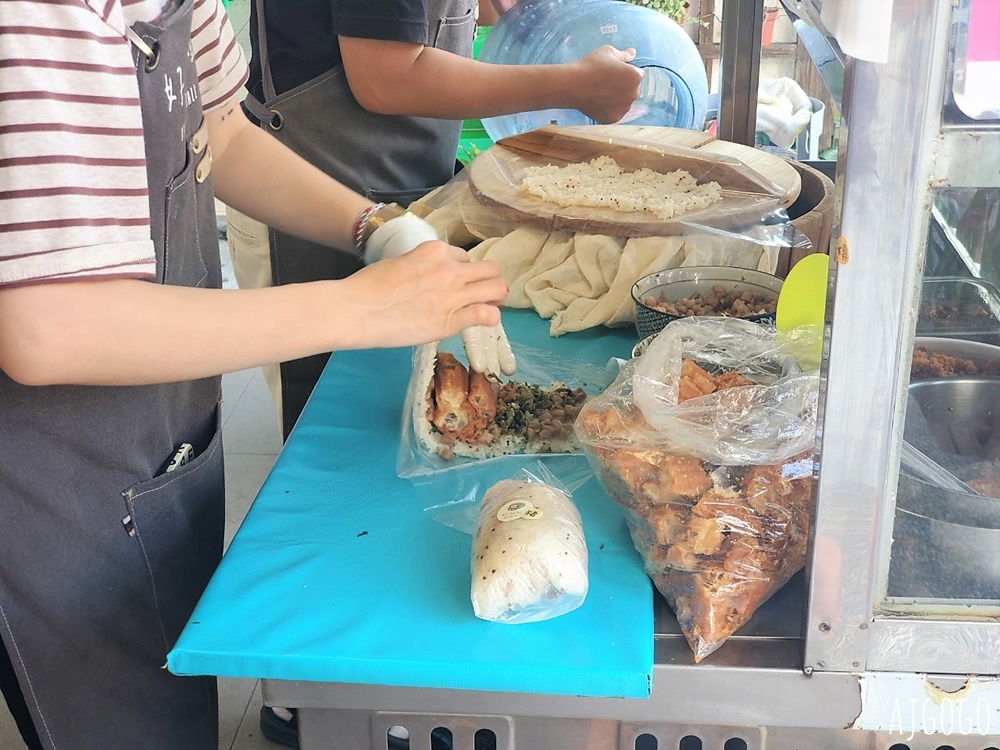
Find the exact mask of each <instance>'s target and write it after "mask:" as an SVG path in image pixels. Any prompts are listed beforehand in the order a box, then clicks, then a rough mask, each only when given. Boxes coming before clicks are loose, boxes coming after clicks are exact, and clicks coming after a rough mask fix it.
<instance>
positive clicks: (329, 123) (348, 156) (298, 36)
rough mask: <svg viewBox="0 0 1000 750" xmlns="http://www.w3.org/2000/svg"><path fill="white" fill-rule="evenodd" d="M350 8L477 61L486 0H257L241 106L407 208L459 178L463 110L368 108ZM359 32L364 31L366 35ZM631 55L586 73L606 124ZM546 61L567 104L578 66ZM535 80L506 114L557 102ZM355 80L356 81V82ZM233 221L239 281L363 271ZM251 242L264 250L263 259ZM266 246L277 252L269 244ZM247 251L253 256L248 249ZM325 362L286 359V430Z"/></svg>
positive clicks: (287, 139)
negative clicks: (340, 23)
mask: <svg viewBox="0 0 1000 750" xmlns="http://www.w3.org/2000/svg"><path fill="white" fill-rule="evenodd" d="M348 5H350V6H351V7H350V12H351V16H352V19H354V20H352V23H354V24H358V26H359V27H360V26H362V25H363V26H364V29H365V31H364V33H370V34H371V35H372V36H371V38H372V39H382V40H388V41H403V42H406V43H411V44H417V43H419V44H422V45H423V46H424V47H426V48H430V49H433V50H435V51H441V52H444V53H448V55H449V57H447V58H444V59H446V60H447V61H449V62H458V61H462V62H468V58H470V57H471V56H472V45H473V40H474V37H475V29H476V15H477V7H478V3H477V0H423V1H422V2H412V3H408V4H406V5H407V10H408V11H409V15H407V16H406V18H405V19H403V20H402V21H401V20H400V19H399V18H393V19H392V21H391V23H390V21H389V20H388V19H386V18H382V17H380V15H379V14H383V15H386V14H388V13H389V11H387V10H386V7H387V6H386V4H384V3H381V4H380V3H378V2H366V3H356V4H355V3H348V2H345V1H341V0H310V1H309V2H302V0H286V1H285V2H282V1H280V0H253V5H252V7H251V40H252V42H253V43H254V60H253V62H252V64H251V81H250V84H249V85H248V88H249V91H250V94H249V95H248V96H247V98H246V100H245V101H244V107H245V109H246V110H247V112H248V113H249V114H250V116H251V117H252V118H254V119H256V120H257V121H258V122H259V123H260V125H261V127H263V128H265V129H267V130H269V131H270V132H272V133H273V134H274V135H275V136H276V137H277V138H278V139H279V140H280V141H282V142H283V143H285V144H286V145H288V146H289V147H290V148H291V149H292V150H293V151H295V152H296V153H298V154H300V155H301V156H303V157H304V158H305V159H306V160H308V161H309V162H310V163H312V164H314V165H316V166H318V167H319V168H320V169H322V170H323V171H324V172H326V173H327V174H329V175H331V176H332V177H334V178H335V179H337V180H339V181H340V182H343V183H344V184H346V185H348V186H349V187H351V188H352V189H354V190H356V191H357V192H359V193H361V194H363V195H365V196H367V197H369V198H371V199H372V200H374V201H378V202H384V203H395V204H398V205H400V206H403V207H405V206H407V205H409V204H410V203H411V202H413V201H415V200H417V199H418V198H421V197H423V196H424V195H426V194H427V193H428V192H430V191H431V190H433V189H435V188H437V187H439V186H441V185H443V184H444V183H446V182H448V181H449V180H450V179H451V178H452V177H453V176H454V174H455V168H456V152H457V148H458V142H459V137H460V134H461V128H462V122H461V118H458V117H453V116H451V117H449V116H448V115H447V114H443V113H442V114H437V113H434V114H435V115H436V116H434V117H428V116H423V117H417V116H411V115H409V114H407V113H394V114H380V113H378V112H372V111H369V110H368V109H365V107H364V106H362V104H360V103H359V100H358V97H357V96H356V95H355V94H356V92H355V90H354V89H352V83H351V81H349V80H348V75H347V71H346V70H345V65H344V62H343V60H342V59H341V55H340V47H341V45H340V44H339V42H338V36H337V34H338V33H340V32H339V31H335V29H334V28H332V27H331V20H330V19H331V18H332V17H333V16H336V14H337V13H338V12H340V11H342V10H344V9H345V7H346V6H348ZM392 10H393V13H398V12H399V10H398V4H393V5H392ZM422 20H425V21H426V25H425V33H426V38H421V39H419V40H418V39H416V38H415V35H416V32H415V31H414V29H416V28H418V25H419V23H420V22H421V21H422ZM276 31H280V33H276ZM361 35H362V34H361V32H359V33H358V36H361ZM351 36H353V34H351ZM623 55H624V56H623V57H622V58H621V59H619V58H617V57H613V58H608V59H607V60H603V62H604V63H605V64H606V66H605V65H602V66H595V67H594V69H593V70H592V71H591V72H590V73H588V76H592V77H593V78H594V79H595V80H596V79H599V80H601V81H602V82H603V85H605V86H607V87H608V88H607V92H608V93H607V94H606V95H604V99H603V100H602V102H601V103H602V106H606V107H607V108H608V111H604V110H603V108H602V109H600V111H599V112H598V111H595V112H594V113H593V114H594V116H595V117H598V118H599V119H602V121H608V122H611V121H614V120H616V119H618V118H619V117H621V116H622V115H624V114H625V112H626V111H627V110H628V107H629V106H630V105H631V103H632V102H633V101H634V100H635V98H636V96H637V95H638V88H639V83H640V81H641V79H642V74H641V73H640V72H639V71H638V69H635V68H632V67H631V66H629V65H627V64H625V63H624V62H623V60H625V59H631V57H630V54H625V53H623ZM489 67H494V68H497V67H499V66H489ZM547 67H548V68H550V69H551V71H552V74H553V75H554V76H562V79H561V80H562V81H563V83H564V85H562V86H560V87H558V93H556V92H555V91H554V92H553V94H552V96H553V97H556V96H557V97H559V99H560V103H561V102H562V101H563V100H564V98H565V97H567V96H571V95H570V94H568V93H567V88H568V86H567V85H566V84H568V82H569V80H570V78H569V75H570V68H569V67H568V66H547ZM258 70H259V73H258V72H257V71H258ZM510 70H511V71H513V68H510ZM519 74H520V71H514V76H515V80H516V77H517V76H518V75H519ZM528 80H529V79H527V78H525V79H524V84H522V88H523V89H524V92H523V97H519V98H517V99H515V100H510V101H509V103H507V104H506V105H505V107H504V109H505V110H506V111H521V110H522V109H524V108H528V102H529V101H530V102H531V106H532V108H539V109H540V108H544V107H545V106H549V103H541V102H536V101H533V99H532V98H533V97H536V96H537V95H536V94H535V92H533V91H531V90H530V88H531V87H529V86H527V85H526V84H527V82H528ZM575 80H577V81H578V82H580V83H581V84H582V85H581V86H580V89H581V90H584V89H585V90H589V91H594V90H597V89H598V88H599V86H598V85H596V83H594V82H588V83H585V84H584V83H583V82H582V81H580V79H575ZM354 86H355V88H356V87H357V81H355V82H354ZM508 88H510V87H508ZM514 88H515V89H516V86H515V87H514ZM474 90H475V82H474V81H471V80H470V81H469V82H468V87H467V88H465V87H463V88H459V89H450V90H449V91H448V96H449V97H450V98H452V99H454V100H456V101H461V100H462V99H463V98H466V97H468V96H469V95H470V93H471V92H473V91H474ZM508 96H509V94H508ZM554 103H555V102H553V104H554ZM491 106H493V105H491ZM609 112H614V113H615V114H609ZM481 114H501V112H489V113H476V112H470V114H469V116H470V117H473V116H475V117H478V116H480V115H481ZM229 220H230V225H231V227H232V228H231V230H230V247H231V249H232V251H233V261H234V266H235V270H236V274H237V279H238V280H239V281H240V284H241V286H243V285H245V284H248V285H265V284H266V283H268V282H270V283H273V284H275V285H280V284H290V283H296V282H301V281H310V280H315V279H323V278H327V279H329V278H343V277H345V276H347V275H349V274H351V273H353V272H355V271H356V270H358V268H360V263H359V261H358V259H357V258H356V257H352V256H350V255H347V254H343V253H341V254H332V255H331V254H330V253H328V252H326V251H325V249H324V248H322V247H318V246H316V245H315V244H312V243H309V242H304V241H302V240H299V239H297V238H294V237H290V236H289V235H287V234H285V233H282V232H277V231H274V230H270V232H269V240H270V241H269V243H268V242H267V241H266V240H263V239H261V238H260V237H253V236H251V235H253V234H255V233H260V232H266V231H268V230H267V229H266V228H265V227H262V226H260V225H255V224H254V223H253V222H246V221H245V219H244V217H242V216H240V215H239V214H238V212H234V211H230V212H229ZM249 246H255V247H256V248H257V254H256V257H255V256H254V252H253V251H252V250H249V249H248V248H249ZM268 246H269V248H270V255H269V258H268V257H267V256H266V255H262V254H261V253H260V250H261V249H265V250H266V249H267V248H268ZM241 251H242V254H243V256H247V257H241ZM267 260H269V262H270V266H271V269H270V270H271V274H270V279H267V274H266V272H265V273H261V272H260V269H254V266H259V265H261V264H262V263H264V262H267ZM487 345H493V342H492V341H490V342H487ZM501 345H502V344H501ZM467 349H468V344H467ZM326 359H327V357H326V355H320V356H319V357H313V358H309V359H305V360H299V361H293V362H284V363H282V364H281V378H280V399H279V400H278V403H279V412H280V414H281V421H282V432H283V435H284V436H285V437H287V436H288V433H289V432H290V431H291V428H292V427H293V426H294V424H295V421H296V419H297V418H298V415H299V413H300V412H301V409H302V407H303V406H304V404H305V402H306V400H307V399H308V397H309V394H310V393H311V392H312V389H313V387H314V386H315V384H316V381H317V380H318V378H319V375H320V373H321V372H322V370H323V367H324V366H325V364H326ZM268 374H269V373H267V372H265V375H268ZM507 374H510V373H507ZM269 383H270V384H271V386H272V390H273V389H274V388H275V383H274V378H273V376H271V377H269Z"/></svg>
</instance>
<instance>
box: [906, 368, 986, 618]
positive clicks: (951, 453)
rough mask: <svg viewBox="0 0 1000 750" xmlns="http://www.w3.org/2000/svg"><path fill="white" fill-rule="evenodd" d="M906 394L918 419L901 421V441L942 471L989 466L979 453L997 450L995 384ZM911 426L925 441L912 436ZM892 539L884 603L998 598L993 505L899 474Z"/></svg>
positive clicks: (936, 382) (947, 383) (934, 382)
mask: <svg viewBox="0 0 1000 750" xmlns="http://www.w3.org/2000/svg"><path fill="white" fill-rule="evenodd" d="M909 393H910V396H911V399H910V405H909V407H908V409H910V410H912V409H917V410H918V411H919V414H908V416H907V431H906V433H907V439H909V440H911V441H912V440H918V439H919V440H922V441H923V442H922V443H921V445H922V449H923V450H925V452H928V454H929V455H930V457H931V458H933V459H934V460H935V461H938V462H940V463H942V464H944V465H946V466H956V465H959V462H962V461H964V462H965V463H966V464H968V465H971V464H979V465H982V466H988V465H989V457H988V456H986V455H985V453H986V451H993V450H996V447H995V446H998V445H1000V442H998V440H1000V435H996V434H995V433H997V431H998V430H1000V423H998V410H1000V378H935V379H931V380H921V381H917V382H914V383H911V384H910V388H909ZM917 419H923V420H925V421H926V428H927V431H926V433H924V432H921V433H920V434H916V433H915V432H914V431H913V429H912V428H913V424H914V422H915V420H917ZM935 449H936V450H935ZM994 463H995V466H996V471H997V472H998V473H1000V461H994ZM959 478H960V479H965V480H968V479H969V477H967V476H962V477H959ZM893 538H894V542H893V549H892V564H891V567H890V576H889V578H890V585H889V593H890V595H894V596H932V597H945V598H957V599H971V598H991V599H992V598H1000V499H998V498H993V497H986V496H983V495H976V494H970V493H964V492H954V491H950V490H947V489H944V488H942V487H939V486H936V485H934V484H931V483H928V482H925V481H923V480H922V479H920V478H918V477H916V476H914V475H913V474H912V473H910V472H908V471H907V468H906V467H905V466H904V467H902V468H901V471H900V476H899V483H898V486H897V493H896V523H895V528H894V529H893Z"/></svg>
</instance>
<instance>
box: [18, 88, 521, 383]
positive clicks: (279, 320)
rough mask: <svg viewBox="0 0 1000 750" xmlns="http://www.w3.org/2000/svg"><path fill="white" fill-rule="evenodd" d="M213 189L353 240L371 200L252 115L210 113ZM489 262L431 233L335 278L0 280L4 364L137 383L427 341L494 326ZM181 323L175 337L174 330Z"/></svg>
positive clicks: (335, 240) (325, 239)
mask: <svg viewBox="0 0 1000 750" xmlns="http://www.w3.org/2000/svg"><path fill="white" fill-rule="evenodd" d="M207 117H208V120H209V141H210V144H211V146H212V152H213V155H214V157H215V159H214V162H213V172H212V173H213V179H214V180H215V186H216V193H217V194H218V195H219V197H220V198H221V199H223V200H225V201H227V202H231V204H232V205H234V206H236V207H238V208H240V209H241V210H244V211H246V212H247V213H249V214H250V215H255V216H257V217H258V218H260V219H261V220H263V221H266V222H269V223H272V224H273V225H274V226H277V227H280V228H282V229H286V230H288V231H290V232H293V233H299V234H302V235H303V236H306V237H309V238H310V239H314V240H316V241H318V242H322V243H325V244H329V245H335V246H340V247H344V248H349V247H351V246H352V244H353V240H352V238H351V236H350V235H351V228H352V225H353V222H354V218H355V216H357V213H358V211H360V210H361V209H362V208H364V207H366V206H368V205H370V204H371V201H369V200H367V199H365V198H364V197H362V196H360V195H357V194H355V193H353V192H352V191H350V190H348V189H347V188H345V187H344V186H342V185H340V184H339V183H337V182H335V181H334V180H332V179H330V178H328V177H327V176H326V175H325V174H323V173H322V172H321V171H320V170H319V169H316V168H315V167H312V166H311V165H309V164H308V163H307V162H305V161H304V160H302V159H300V158H299V157H297V156H295V155H294V154H293V153H292V152H291V151H289V150H288V149H287V148H285V147H284V146H282V145H281V144H280V143H278V142H277V141H276V140H275V139H273V138H271V137H270V136H269V135H267V134H266V133H265V132H264V131H262V130H260V129H259V128H256V127H254V126H253V125H251V124H249V122H248V121H247V120H246V118H245V117H244V116H243V114H242V112H241V111H240V109H239V107H238V106H235V102H231V103H230V106H225V107H223V108H221V109H219V110H216V111H214V112H213V113H210V114H208V115H207ZM506 293H507V288H506V285H505V284H504V282H503V279H502V278H501V276H500V270H499V268H498V267H497V266H496V264H493V263H470V262H469V261H468V257H467V255H466V253H465V252H464V251H463V250H460V249H458V248H454V247H451V246H449V245H446V244H444V243H441V242H427V243H424V244H422V245H420V246H419V247H418V248H416V249H415V250H413V251H412V252H409V253H407V254H406V255H404V256H401V257H399V258H395V259H392V260H387V261H383V262H379V263H375V264H373V265H372V266H369V267H368V268H365V269H363V270H362V271H360V272H358V273H357V274H354V275H353V276H351V277H350V278H347V279H343V280H339V281H318V282H314V283H310V284H292V285H288V286H279V287H273V288H270V289H249V290H219V289H191V288H186V287H174V286H162V285H159V284H154V283H149V282H146V281H138V280H128V279H124V280H122V279H118V280H92V281H76V282H59V283H39V284H33V285H26V286H19V287H0V369H2V370H3V371H4V372H6V373H7V374H8V375H9V376H10V377H12V378H14V379H15V380H18V381H20V382H22V383H25V384H29V385H48V384H55V383H59V384H93V385H139V384H145V383H158V382H171V381H177V380H185V379H189V378H199V377H206V376H209V375H216V374H219V373H222V372H228V371H232V370H239V369H244V368H247V367H252V366H255V365H260V364H265V363H268V362H276V361H283V360H287V359H295V358H298V357H304V356H308V355H310V354H317V353H319V352H324V351H332V350H336V349H354V348H368V347H377V346H404V345H409V344H415V343H423V342H427V341H435V340H439V339H442V338H446V337H448V336H451V335H453V334H455V333H457V332H458V331H460V330H462V329H463V328H466V327H468V326H473V325H495V324H496V323H497V322H498V321H499V319H500V312H499V310H498V309H497V307H496V305H498V304H499V303H500V302H502V301H503V299H504V297H505V296H506ZM178 332H183V335H178Z"/></svg>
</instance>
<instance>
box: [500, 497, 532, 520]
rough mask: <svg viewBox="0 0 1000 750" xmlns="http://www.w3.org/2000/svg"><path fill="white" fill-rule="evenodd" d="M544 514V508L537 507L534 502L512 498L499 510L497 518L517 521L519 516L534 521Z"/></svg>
mask: <svg viewBox="0 0 1000 750" xmlns="http://www.w3.org/2000/svg"><path fill="white" fill-rule="evenodd" d="M542 515H543V514H542V509H541V508H536V507H535V506H534V504H533V503H529V502H528V501H527V500H511V501H510V502H509V503H505V504H504V505H503V506H501V508H500V510H498V511H497V520H498V521H516V520H517V519H518V518H526V519H528V520H529V521H534V520H535V519H536V518H541V517H542Z"/></svg>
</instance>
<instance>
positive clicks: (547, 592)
mask: <svg viewBox="0 0 1000 750" xmlns="http://www.w3.org/2000/svg"><path fill="white" fill-rule="evenodd" d="M587 587H588V577H587V543H586V540H585V538H584V534H583V523H582V522H581V519H580V512H579V511H578V510H577V509H576V505H574V504H573V501H572V499H571V498H570V497H569V495H568V494H566V493H565V492H563V491H562V490H560V489H558V488H556V487H554V486H552V485H550V484H546V483H545V482H542V481H541V480H538V479H536V478H534V477H532V478H531V479H528V480H521V479H507V480H504V481H502V482H497V483H496V484H495V485H493V486H492V487H490V489H489V490H487V491H486V494H485V495H484V497H483V500H482V503H481V505H480V510H479V518H478V521H477V524H476V531H475V535H474V536H473V538H472V608H473V610H474V611H475V614H476V617H479V618H481V619H483V620H491V621H494V622H504V623H511V624H514V623H524V622H537V621H539V620H547V619H550V618H552V617H556V616H558V615H561V614H565V613H566V612H570V611H572V610H574V609H576V608H577V607H579V606H580V605H581V604H583V600H584V599H585V598H586V596H587Z"/></svg>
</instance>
